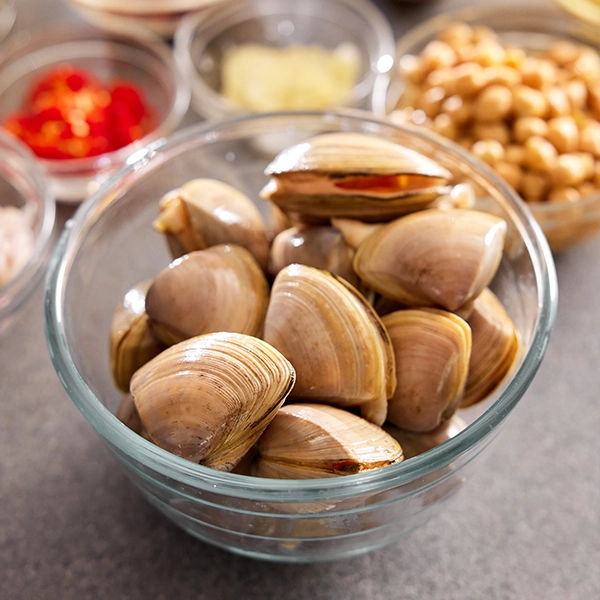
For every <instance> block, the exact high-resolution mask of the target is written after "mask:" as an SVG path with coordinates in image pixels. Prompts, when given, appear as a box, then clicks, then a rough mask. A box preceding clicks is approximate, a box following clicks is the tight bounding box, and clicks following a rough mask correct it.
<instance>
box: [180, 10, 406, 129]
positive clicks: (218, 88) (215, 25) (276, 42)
mask: <svg viewBox="0 0 600 600" xmlns="http://www.w3.org/2000/svg"><path fill="white" fill-rule="evenodd" d="M174 43H175V53H176V58H177V60H178V62H179V64H180V65H181V68H182V71H183V72H185V73H186V74H187V77H188V78H189V80H190V81H191V85H192V105H193V107H194V109H195V110H196V112H197V113H198V114H199V115H201V116H202V117H205V118H208V119H222V118H226V117H232V116H238V115H241V114H248V113H258V112H271V111H277V110H310V109H316V110H320V109H327V108H331V107H332V106H346V107H353V108H365V109H366V108H369V107H370V103H371V94H372V91H373V88H374V86H375V81H376V80H377V79H378V77H385V75H386V74H387V71H388V70H389V68H390V67H391V61H392V56H393V52H394V43H395V42H394V37H393V33H392V30H391V27H390V25H389V23H388V22H387V20H386V18H385V17H384V15H383V14H382V13H381V12H380V11H379V9H378V8H376V7H375V6H374V5H373V4H371V3H370V2H368V0H305V1H303V2H297V1H295V0H279V1H273V0H244V1H239V0H238V1H235V0H234V1H230V2H227V3H224V4H220V5H218V6H215V7H213V8H210V9H207V10H206V11H203V12H202V13H200V14H198V15H195V16H191V17H188V18H186V19H184V20H183V21H182V23H181V25H180V27H179V28H178V30H177V32H176V34H175V41H174ZM257 46H259V48H257ZM291 52H295V54H294V55H293V56H290V55H289V53H291ZM304 52H306V56H303V53H304ZM286 53H287V54H286ZM244 54H245V55H244ZM234 55H235V58H234ZM286 59H287V60H288V62H284V61H285V60H286ZM234 60H237V62H236V63H235V64H236V65H239V66H238V67H236V66H233V64H234ZM261 60H263V61H271V62H269V63H268V66H265V65H266V64H267V63H265V62H261ZM293 61H295V62H293ZM326 67H328V68H329V71H328V70H327V69H326ZM229 68H231V69H234V70H235V69H236V68H237V71H235V73H233V71H229ZM276 69H278V70H276ZM350 71H353V73H352V74H351V75H350V76H348V74H349V72H350ZM229 73H232V74H231V75H229ZM241 78H244V81H243V83H242V84H240V80H241ZM342 80H343V81H342ZM333 81H336V82H338V81H339V82H340V83H339V85H338V87H334V86H333V85H332V82H333ZM230 84H233V85H231V87H233V86H235V85H238V84H239V85H238V87H241V88H242V89H241V91H240V94H241V95H243V96H244V102H243V103H242V102H239V101H236V100H237V99H236V100H234V99H232V96H231V94H229V93H228V86H230ZM326 88H327V89H326ZM337 92H341V93H337ZM298 98H302V101H300V100H298Z"/></svg>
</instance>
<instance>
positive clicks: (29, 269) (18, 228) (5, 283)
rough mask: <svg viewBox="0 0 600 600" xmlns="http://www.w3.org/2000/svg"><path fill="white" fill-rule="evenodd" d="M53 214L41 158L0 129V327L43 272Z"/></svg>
mask: <svg viewBox="0 0 600 600" xmlns="http://www.w3.org/2000/svg"><path fill="white" fill-rule="evenodd" d="M54 218H55V202H54V197H53V196H52V194H51V192H50V189H49V187H48V185H47V182H46V179H45V174H44V172H43V169H42V168H41V167H40V165H39V162H38V161H36V160H35V157H34V156H33V154H32V153H31V152H30V151H29V149H28V148H27V147H26V146H25V145H24V144H21V143H19V142H18V141H17V140H15V139H14V138H13V137H12V136H8V135H6V134H4V133H3V132H2V131H0V331H1V330H2V329H4V328H5V327H7V326H8V325H9V323H10V322H11V321H12V320H13V319H14V318H15V317H17V316H18V311H19V309H20V307H21V306H22V305H23V303H24V302H25V301H26V300H27V299H28V298H29V296H30V294H31V292H32V291H33V290H34V288H35V286H36V285H37V283H38V282H39V280H40V279H41V277H42V275H43V274H44V273H45V268H46V265H47V261H48V258H49V255H50V250H51V246H52V230H53V228H54ZM9 222H10V223H9ZM9 270H10V275H11V276H10V277H8V274H9Z"/></svg>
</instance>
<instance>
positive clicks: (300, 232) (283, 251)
mask: <svg viewBox="0 0 600 600" xmlns="http://www.w3.org/2000/svg"><path fill="white" fill-rule="evenodd" d="M353 259H354V250H352V248H350V246H348V245H347V244H346V242H345V241H344V238H343V237H342V234H341V233H340V231H339V230H338V229H336V228H334V227H330V226H324V227H309V226H306V227H291V228H289V229H286V230H285V231H282V232H281V233H280V234H279V235H277V236H276V237H275V239H274V240H273V243H272V245H271V254H270V258H269V274H270V275H272V276H273V277H275V276H276V275H277V273H279V271H281V269H283V268H284V267H287V266H288V265H291V264H294V263H301V264H303V265H308V266H310V267H315V268H317V269H324V270H326V271H331V272H332V273H335V274H336V275H339V276H340V277H343V278H344V279H345V280H346V281H349V282H350V283H352V285H357V284H358V277H357V276H356V274H355V273H354V270H353V268H352V260H353Z"/></svg>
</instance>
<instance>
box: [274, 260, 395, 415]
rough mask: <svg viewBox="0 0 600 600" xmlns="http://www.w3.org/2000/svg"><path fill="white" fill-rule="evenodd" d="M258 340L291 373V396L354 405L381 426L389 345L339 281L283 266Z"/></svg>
mask: <svg viewBox="0 0 600 600" xmlns="http://www.w3.org/2000/svg"><path fill="white" fill-rule="evenodd" d="M263 338H264V339H265V340H266V341H267V342H269V343H270V344H272V345H273V346H274V347H275V348H277V349H278V350H279V351H280V352H281V353H282V354H283V355H284V356H285V357H287V358H288V359H289V360H290V362H291V363H292V364H293V365H294V368H295V369H296V373H297V381H296V385H295V386H294V389H293V391H292V395H291V397H293V398H295V399H297V400H303V401H308V402H323V403H327V404H333V405H335V406H341V407H352V406H360V410H361V414H362V415H363V416H364V417H365V418H367V419H368V420H370V421H372V422H374V423H377V424H379V425H381V424H382V423H383V422H384V421H385V416H386V413H387V399H388V398H389V397H390V396H391V395H392V393H393V391H394V389H395V386H396V376H395V367H394V357H393V351H392V346H391V342H390V339H389V336H388V334H387V331H386V329H385V327H384V326H383V324H382V323H381V320H380V319H379V317H378V316H377V314H376V313H375V311H374V310H373V308H372V307H371V306H370V305H369V304H368V302H367V301H366V300H365V298H364V297H363V296H362V295H361V294H360V292H358V291H357V290H356V289H355V288H354V287H353V286H352V285H350V284H349V283H348V282H346V281H345V280H344V279H342V278H340V277H336V276H335V275H333V274H331V273H329V272H327V271H322V270H320V269H315V268H313V267H309V266H306V265H300V264H293V265H289V266H288V267H285V268H284V269H282V270H281V271H280V272H279V274H278V275H277V277H276V278H275V281H274V282H273V287H272V291H271V298H270V301H269V307H268V309H267V315H266V317H265V324H264V333H263Z"/></svg>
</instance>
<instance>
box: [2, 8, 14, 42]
mask: <svg viewBox="0 0 600 600" xmlns="http://www.w3.org/2000/svg"><path fill="white" fill-rule="evenodd" d="M16 17H17V10H16V8H15V0H0V42H2V41H3V40H4V38H5V37H6V36H7V35H8V34H9V32H10V30H11V29H12V27H13V25H14V24H15V19H16Z"/></svg>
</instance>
